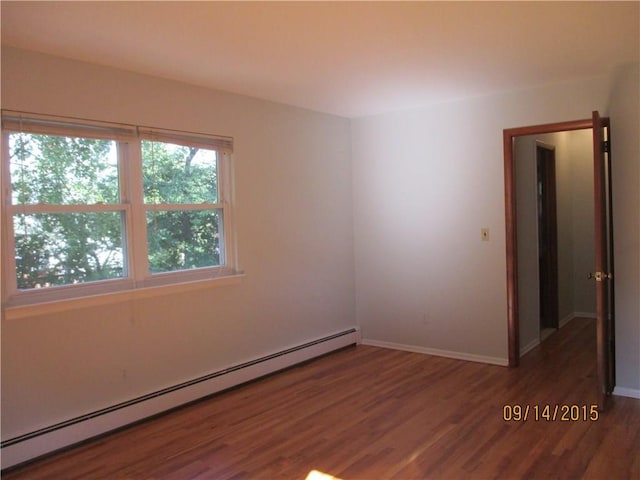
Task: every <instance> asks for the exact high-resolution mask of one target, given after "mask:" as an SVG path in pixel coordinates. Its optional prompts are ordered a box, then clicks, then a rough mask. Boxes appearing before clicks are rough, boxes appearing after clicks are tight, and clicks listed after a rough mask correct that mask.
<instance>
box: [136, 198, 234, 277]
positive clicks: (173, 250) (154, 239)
mask: <svg viewBox="0 0 640 480" xmlns="http://www.w3.org/2000/svg"><path fill="white" fill-rule="evenodd" d="M221 217H222V215H221V214H220V212H219V211H217V210H179V211H159V212H147V240H148V243H149V270H150V271H151V273H161V272H171V271H175V270H188V269H192V268H200V267H211V266H216V265H220V228H219V225H220V221H221Z"/></svg>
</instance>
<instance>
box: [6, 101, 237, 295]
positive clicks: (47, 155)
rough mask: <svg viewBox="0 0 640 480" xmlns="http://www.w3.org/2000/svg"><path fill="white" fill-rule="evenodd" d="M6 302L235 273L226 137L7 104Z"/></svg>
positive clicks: (230, 147) (229, 149)
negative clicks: (39, 112)
mask: <svg viewBox="0 0 640 480" xmlns="http://www.w3.org/2000/svg"><path fill="white" fill-rule="evenodd" d="M2 130H3V131H2V134H3V182H4V184H3V196H2V206H3V212H2V213H3V215H2V220H3V231H4V232H6V233H5V234H4V238H3V243H4V246H3V248H4V250H3V252H2V253H3V256H4V257H5V258H4V259H3V262H2V264H3V285H4V292H3V293H4V299H3V300H4V301H5V302H6V304H7V305H21V304H32V303H39V302H42V301H52V300H59V299H67V298H75V297H83V296H87V295H96V294H100V293H108V292H115V291H123V290H131V289H136V288H140V287H149V286H160V285H168V284H174V283H184V282H189V281H197V280H204V279H209V278H215V277H219V276H226V275H231V274H233V273H234V265H233V261H232V259H233V243H232V241H231V233H232V228H231V207H230V205H231V203H230V200H231V195H230V194H231V182H230V177H231V175H230V169H231V153H232V150H233V142H232V139H230V138H228V137H217V136H211V135H201V134H192V133H184V132H176V131H169V130H159V129H152V128H147V127H134V126H128V125H111V124H104V123H97V122H82V121H77V120H69V119H62V118H54V117H45V116H35V115H26V114H20V113H15V112H6V111H4V112H3V115H2Z"/></svg>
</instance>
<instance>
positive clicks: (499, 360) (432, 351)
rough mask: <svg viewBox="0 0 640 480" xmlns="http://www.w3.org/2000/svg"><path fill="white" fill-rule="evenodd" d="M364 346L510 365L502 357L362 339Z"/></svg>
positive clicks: (504, 365) (507, 360) (503, 365)
mask: <svg viewBox="0 0 640 480" xmlns="http://www.w3.org/2000/svg"><path fill="white" fill-rule="evenodd" d="M362 345H370V346H372V347H381V348H390V349H392V350H403V351H405V352H414V353H424V354H426V355H434V356H436V357H446V358H454V359H456V360H466V361H468V362H478V363H488V364H491V365H500V366H502V367H506V366H508V365H509V359H507V358H500V357H488V356H485V355H474V354H471V353H464V352H452V351H449V350H440V349H437V348H428V347H421V346H418V345H405V344H402V343H393V342H383V341H380V340H370V339H367V338H363V339H362Z"/></svg>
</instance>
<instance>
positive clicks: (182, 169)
mask: <svg viewBox="0 0 640 480" xmlns="http://www.w3.org/2000/svg"><path fill="white" fill-rule="evenodd" d="M142 170H143V178H144V201H145V203H202V202H211V203H217V202H218V162H217V152H216V151H215V150H207V149H204V148H195V147H183V146H181V145H174V144H172V143H164V142H151V141H147V140H143V141H142Z"/></svg>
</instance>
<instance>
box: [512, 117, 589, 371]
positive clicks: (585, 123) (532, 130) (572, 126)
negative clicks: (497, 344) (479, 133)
mask: <svg viewBox="0 0 640 480" xmlns="http://www.w3.org/2000/svg"><path fill="white" fill-rule="evenodd" d="M587 128H593V119H592V118H585V119H582V120H575V121H570V122H558V123H548V124H542V125H531V126H525V127H516V128H507V129H504V130H503V132H502V140H503V150H504V195H505V222H506V255H507V332H508V351H509V366H510V367H517V366H518V364H519V362H520V327H519V321H518V319H519V317H518V250H517V232H516V220H517V216H516V214H517V212H516V191H515V165H514V161H515V157H514V152H513V140H514V138H515V137H521V136H524V135H536V134H543V133H555V132H564V131H569V130H584V129H587Z"/></svg>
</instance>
